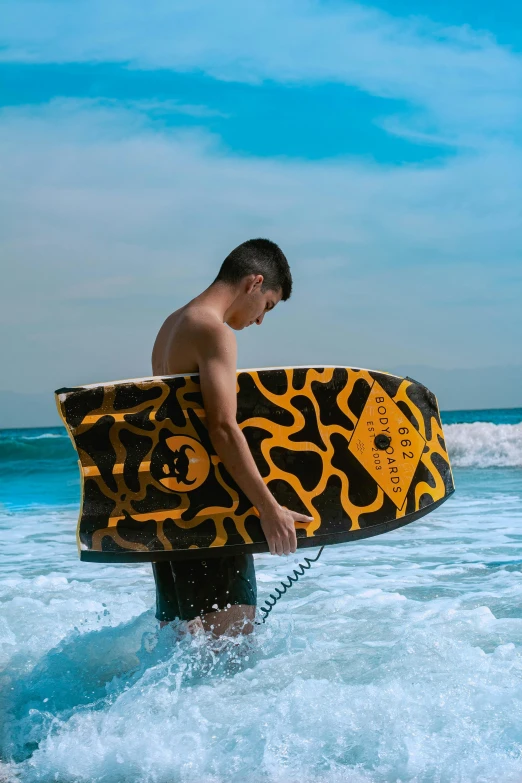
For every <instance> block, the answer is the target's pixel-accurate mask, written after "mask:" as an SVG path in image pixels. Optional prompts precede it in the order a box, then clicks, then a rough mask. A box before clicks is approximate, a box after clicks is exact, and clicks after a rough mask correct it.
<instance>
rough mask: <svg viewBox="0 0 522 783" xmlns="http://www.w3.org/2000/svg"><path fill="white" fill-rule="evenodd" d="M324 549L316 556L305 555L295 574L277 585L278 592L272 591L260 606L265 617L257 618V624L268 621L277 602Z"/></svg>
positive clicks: (295, 569) (317, 558)
mask: <svg viewBox="0 0 522 783" xmlns="http://www.w3.org/2000/svg"><path fill="white" fill-rule="evenodd" d="M323 549H324V546H322V547H321V549H320V550H319V552H318V553H317V556H316V557H305V562H304V563H299V564H298V566H297V568H294V572H293V575H292V574H288V576H287V577H286V579H283V580H281V587H282V588H283V589H282V590H281V588H279V587H276V589H275V592H276V593H277V595H276V594H274V593H270V596H269V597H268V598H267V599H266V601H265V605H264V606H260V607H259V611H260V612H262V613H263V619H262V620H261V621H259V620H257V621H256V625H264V623H265V622H266V618H267V617H268V615H269V614H270V612H271V611H272V609H273V608H274V606H275V605H276V603H277V602H278V601H279V599H280V598H282V597H283V596H284V594H285V593H286V592H287V591H288V590H289V589H290V588H291V587H292V585H294V584H295V583H296V582H298V581H299V577H300V576H303V574H304V572H305V571H307V570H308V569H309V568H311V567H312V563H316V562H317V561H318V560H319V558H320V557H321V553H322V551H323Z"/></svg>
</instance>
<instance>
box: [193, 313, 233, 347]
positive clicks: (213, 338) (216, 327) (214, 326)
mask: <svg viewBox="0 0 522 783" xmlns="http://www.w3.org/2000/svg"><path fill="white" fill-rule="evenodd" d="M182 319H183V321H182V323H180V327H181V328H182V329H183V332H184V333H185V335H187V336H188V335H190V337H191V339H192V340H196V341H198V342H200V341H203V343H206V342H207V341H209V342H211V343H212V344H214V345H215V344H218V345H225V346H230V345H235V343H236V338H235V337H234V334H233V332H232V330H231V329H230V328H229V327H228V326H227V325H226V324H225V323H223V321H222V320H221V319H220V318H219V316H218V315H216V313H215V312H213V311H212V310H210V309H209V308H206V307H201V306H198V305H192V306H188V307H187V308H186V310H185V312H184V313H183V316H182Z"/></svg>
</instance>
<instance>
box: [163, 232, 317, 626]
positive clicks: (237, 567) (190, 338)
mask: <svg viewBox="0 0 522 783" xmlns="http://www.w3.org/2000/svg"><path fill="white" fill-rule="evenodd" d="M291 291H292V276H291V274H290V268H289V266H288V262H287V260H286V258H285V256H284V254H283V252H282V251H281V249H280V248H279V247H278V246H277V245H276V244H275V243H274V242H271V241H270V240H268V239H250V240H248V241H247V242H243V244H242V245H239V246H238V247H236V248H235V250H233V251H232V252H231V253H230V254H229V255H228V256H227V258H226V259H225V260H224V261H223V264H222V266H221V269H220V270H219V273H218V275H217V277H216V279H215V280H214V282H213V283H212V284H211V285H210V286H209V287H208V288H207V289H206V290H205V291H203V293H201V294H200V295H199V296H196V298H195V299H192V301H190V302H189V303H188V304H186V305H185V306H184V307H181V308H180V309H179V310H176V312H174V313H172V314H171V315H169V317H168V318H167V320H166V321H165V323H164V324H163V326H162V327H161V329H160V330H159V333H158V336H157V337H156V342H155V343H154V349H153V351H152V372H153V374H154V375H176V374H178V373H196V372H197V373H199V378H200V383H201V392H202V395H203V403H204V406H205V412H206V415H207V427H208V431H209V435H210V439H211V441H212V444H213V446H214V448H215V450H216V452H217V454H218V455H219V457H220V459H221V460H222V461H223V463H224V465H225V467H226V468H227V470H228V471H229V473H230V474H231V475H232V476H233V477H234V479H235V481H236V482H237V484H238V485H239V486H240V487H241V489H242V490H243V492H244V493H245V494H246V496H247V497H248V498H249V499H250V501H251V502H252V505H253V506H254V507H255V508H256V509H257V510H258V511H259V515H260V522H261V528H262V530H263V532H264V534H265V536H266V539H267V542H268V546H269V549H270V552H271V554H273V555H288V554H290V553H291V552H295V550H296V544H297V542H296V534H295V526H294V522H306V521H309V518H308V517H306V516H303V515H302V514H298V513H296V512H294V511H289V510H288V509H285V508H282V507H281V506H280V505H279V504H278V503H277V502H276V500H275V498H274V497H273V495H272V494H271V493H270V491H269V489H268V488H267V486H266V485H265V483H264V481H263V479H262V477H261V475H260V473H259V471H258V469H257V467H256V464H255V462H254V459H253V457H252V455H251V453H250V449H249V448H248V445H247V442H246V440H245V437H244V435H243V433H242V432H241V430H240V428H239V426H238V424H237V421H236V357H237V347H236V338H235V336H234V334H233V332H232V331H231V329H234V330H239V329H244V328H245V327H246V326H251V325H252V324H254V323H256V324H258V325H260V324H262V323H263V318H264V317H265V314H266V313H267V312H268V311H269V310H273V308H274V307H275V306H276V304H277V303H278V302H280V301H281V300H283V301H286V300H287V299H288V298H289V296H290V293H291ZM228 327H231V329H229V328H228ZM152 569H153V573H154V578H155V581H156V617H157V618H158V620H160V622H161V624H162V625H164V624H165V623H168V622H171V621H172V620H174V619H176V618H179V619H181V620H188V621H190V622H189V629H190V630H191V631H194V630H195V629H196V628H197V627H203V628H204V629H205V630H212V632H213V634H214V635H215V636H220V635H222V634H227V633H237V632H243V633H249V632H250V631H251V630H252V628H253V620H254V615H255V607H256V599H257V591H256V578H255V571H254V561H253V557H252V555H250V554H248V555H245V554H243V555H228V556H226V557H225V556H224V557H215V558H214V557H212V558H209V559H208V560H188V561H183V562H170V561H162V562H158V563H153V564H152Z"/></svg>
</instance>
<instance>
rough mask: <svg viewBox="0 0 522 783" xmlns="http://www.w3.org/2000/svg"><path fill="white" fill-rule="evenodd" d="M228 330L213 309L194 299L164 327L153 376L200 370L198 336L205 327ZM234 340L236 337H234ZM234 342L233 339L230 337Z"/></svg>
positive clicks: (158, 340)
mask: <svg viewBox="0 0 522 783" xmlns="http://www.w3.org/2000/svg"><path fill="white" fill-rule="evenodd" d="M205 326H206V327H207V328H210V329H216V330H227V332H230V330H229V329H228V327H227V326H225V324H224V323H223V322H222V321H221V320H220V319H219V317H218V316H217V315H216V313H215V312H213V310H212V309H211V308H210V307H208V306H205V305H203V304H200V303H198V302H197V300H192V301H191V302H189V303H188V304H186V305H185V306H184V307H180V308H179V310H176V311H175V312H173V313H171V315H169V317H168V318H167V319H166V320H165V321H164V323H163V325H162V326H161V328H160V330H159V332H158V335H157V337H156V340H155V342H154V348H153V349H152V373H153V375H177V374H178V373H194V372H198V370H199V363H198V354H197V347H196V342H195V341H196V335H198V334H199V333H200V331H201V328H202V327H205ZM230 337H232V335H231V334H230ZM229 339H230V338H229Z"/></svg>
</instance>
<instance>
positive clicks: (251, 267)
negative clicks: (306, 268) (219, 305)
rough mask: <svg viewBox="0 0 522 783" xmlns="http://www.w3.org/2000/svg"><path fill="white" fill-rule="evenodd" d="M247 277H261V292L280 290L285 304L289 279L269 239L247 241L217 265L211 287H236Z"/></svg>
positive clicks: (283, 260) (281, 256)
mask: <svg viewBox="0 0 522 783" xmlns="http://www.w3.org/2000/svg"><path fill="white" fill-rule="evenodd" d="M247 275H263V278H264V280H263V285H262V288H261V290H262V291H267V290H270V291H278V290H281V294H282V295H281V299H282V300H283V301H284V302H286V300H287V299H288V298H289V297H290V294H291V293H292V275H291V274H290V267H289V266H288V261H287V260H286V257H285V255H284V253H283V251H282V250H281V248H280V247H278V246H277V245H276V243H275V242H271V241H270V240H269V239H249V240H247V241H246V242H243V244H242V245H238V246H237V247H236V248H234V250H232V252H231V253H229V255H228V256H227V257H226V258H225V260H224V261H223V263H222V264H221V269H220V270H219V272H218V275H217V277H216V279H215V280H214V282H215V283H217V282H222V283H239V281H240V280H242V279H243V278H244V277H246V276H247Z"/></svg>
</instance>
